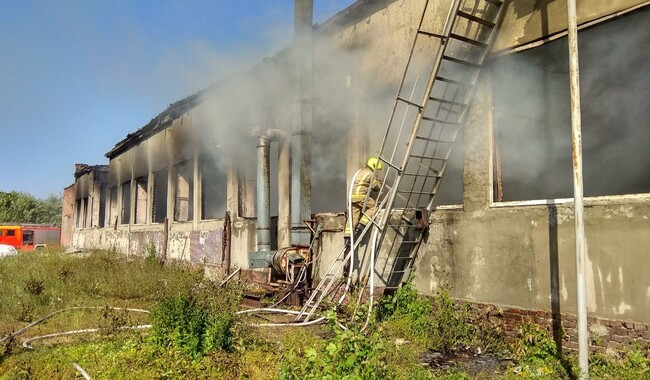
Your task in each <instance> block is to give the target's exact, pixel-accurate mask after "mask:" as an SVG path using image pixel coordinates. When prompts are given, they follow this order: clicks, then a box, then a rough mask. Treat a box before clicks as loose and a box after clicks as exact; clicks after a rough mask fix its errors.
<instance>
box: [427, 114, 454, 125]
mask: <svg viewBox="0 0 650 380" xmlns="http://www.w3.org/2000/svg"><path fill="white" fill-rule="evenodd" d="M422 120H427V121H433V122H434V123H440V124H453V125H460V123H459V122H456V121H445V120H440V119H434V118H432V117H426V116H422Z"/></svg>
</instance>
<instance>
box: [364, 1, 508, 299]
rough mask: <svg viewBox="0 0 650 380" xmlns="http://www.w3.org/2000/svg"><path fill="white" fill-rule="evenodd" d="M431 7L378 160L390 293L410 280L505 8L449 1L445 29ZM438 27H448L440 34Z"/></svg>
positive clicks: (378, 223) (499, 3)
mask: <svg viewBox="0 0 650 380" xmlns="http://www.w3.org/2000/svg"><path fill="white" fill-rule="evenodd" d="M433 3H437V2H430V1H427V2H426V4H425V8H424V11H423V14H422V18H421V21H420V26H419V27H418V30H417V33H416V37H415V41H414V43H413V46H412V49H411V53H410V56H409V60H408V64H407V68H406V71H405V73H404V76H403V78H402V83H401V84H400V87H399V90H398V93H397V96H396V98H395V102H394V105H393V110H392V113H391V116H390V119H389V123H388V127H387V129H386V133H385V135H384V139H383V141H382V145H381V148H380V153H379V159H380V160H381V161H382V162H383V163H384V167H386V168H387V169H386V174H385V177H384V183H383V186H382V188H381V190H380V191H379V196H378V199H382V202H381V203H380V208H381V209H382V212H381V213H378V214H377V215H376V216H375V219H374V220H373V224H374V225H375V227H377V228H378V229H379V231H380V235H379V239H378V243H377V244H378V247H377V252H379V248H380V247H381V246H382V245H383V246H384V247H383V249H384V251H386V250H387V251H388V252H389V256H388V259H387V260H386V261H385V263H384V269H383V270H382V271H383V274H384V275H386V276H388V278H387V280H386V284H385V285H386V286H385V288H386V289H389V290H390V289H394V288H397V287H399V286H400V284H402V283H403V282H404V281H406V280H407V279H408V277H409V274H410V271H411V268H412V265H413V262H414V260H415V257H416V254H417V250H418V247H419V245H420V242H421V241H422V237H423V233H424V232H425V231H426V230H427V228H426V227H427V225H428V214H429V212H430V211H431V210H432V208H433V202H434V199H435V196H436V193H437V192H438V189H439V187H440V184H441V180H442V178H443V176H444V173H445V169H446V166H447V162H448V160H449V156H450V154H451V148H452V146H453V144H454V142H455V141H456V137H457V136H458V132H459V130H460V128H461V127H462V126H463V124H464V122H465V118H466V115H467V111H468V108H469V105H470V102H471V99H472V95H473V93H474V88H475V85H476V82H477V78H478V76H479V73H480V69H481V66H482V65H483V62H484V60H485V58H486V57H487V55H488V53H489V51H490V48H491V46H492V44H493V43H494V40H495V38H496V35H497V30H498V26H499V25H500V22H501V20H502V18H503V15H504V13H505V8H506V7H505V6H504V1H502V0H452V1H451V5H450V8H449V12H448V15H447V18H446V20H445V21H444V23H441V22H440V21H439V20H437V19H436V17H435V16H436V9H435V8H436V7H437V6H439V5H438V4H433ZM438 14H439V13H438ZM435 25H443V26H442V28H441V32H438V33H437V30H436V27H435ZM439 30H440V29H439ZM431 56H433V57H434V59H431ZM363 209H364V211H365V209H366V207H365V205H364V208H363ZM387 242H388V243H389V244H390V246H389V247H386V244H387ZM387 268H390V269H387ZM380 273H381V272H380Z"/></svg>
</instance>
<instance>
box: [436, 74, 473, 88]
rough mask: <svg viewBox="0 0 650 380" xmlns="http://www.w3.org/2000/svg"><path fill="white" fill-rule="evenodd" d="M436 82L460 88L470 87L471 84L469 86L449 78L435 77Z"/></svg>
mask: <svg viewBox="0 0 650 380" xmlns="http://www.w3.org/2000/svg"><path fill="white" fill-rule="evenodd" d="M436 80H439V81H441V82H447V83H451V84H455V85H457V86H461V87H470V86H471V84H469V83H467V82H461V81H459V80H454V79H449V78H445V77H441V76H437V77H436Z"/></svg>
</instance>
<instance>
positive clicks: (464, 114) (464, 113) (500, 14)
mask: <svg viewBox="0 0 650 380" xmlns="http://www.w3.org/2000/svg"><path fill="white" fill-rule="evenodd" d="M498 7H499V8H498V9H497V15H496V18H495V20H494V23H495V26H494V27H493V28H492V29H491V30H490V35H489V37H488V40H487V42H486V43H487V44H488V48H486V49H484V51H483V52H482V53H481V56H480V58H479V63H480V64H481V66H482V65H483V63H484V61H485V59H486V57H487V56H488V54H490V53H491V50H492V47H493V45H494V42H495V41H496V36H497V35H498V30H499V26H500V25H501V23H502V22H503V18H504V17H505V13H506V8H507V3H503V4H501V5H499V6H498ZM481 72H482V70H476V72H475V73H474V74H473V76H472V80H471V81H470V83H471V85H470V86H469V91H468V93H467V94H466V98H465V101H464V103H465V104H467V105H468V106H467V107H465V108H464V109H463V111H462V112H461V114H460V116H459V118H458V126H459V127H458V129H456V131H455V133H454V140H455V138H456V135H458V132H459V131H460V128H461V127H463V126H464V124H465V118H466V117H467V113H468V111H469V104H470V102H471V101H472V98H473V96H474V93H475V92H476V91H475V90H476V82H477V81H478V77H479V76H480V74H481ZM450 154H451V149H450V151H449V152H448V155H450ZM446 167H447V163H446V162H445V163H444V165H443V167H442V170H441V172H440V179H439V180H438V181H436V184H435V186H434V191H433V192H432V195H433V196H432V197H431V198H430V200H429V204H428V205H427V211H431V210H432V209H433V202H434V198H435V194H437V193H438V190H439V188H440V185H441V183H442V178H443V174H444V172H445V169H446Z"/></svg>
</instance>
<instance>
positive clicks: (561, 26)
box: [494, 0, 647, 51]
mask: <svg viewBox="0 0 650 380" xmlns="http://www.w3.org/2000/svg"><path fill="white" fill-rule="evenodd" d="M643 3H647V0H614V1H613V0H589V1H577V4H576V6H577V17H578V20H577V21H578V25H580V24H583V23H586V22H590V21H593V20H596V19H598V18H601V17H604V16H607V15H610V14H613V13H616V12H620V11H624V10H626V9H628V8H631V7H634V6H637V5H640V4H643ZM566 25H567V11H566V0H512V1H511V2H510V5H509V6H508V8H507V10H506V14H505V17H504V20H503V25H502V26H501V30H500V31H499V36H498V38H497V41H496V44H495V46H494V49H495V50H497V51H498V50H505V49H508V48H512V47H515V46H519V45H523V44H526V43H529V42H532V41H535V40H539V39H541V38H542V37H546V36H549V35H553V34H556V33H559V32H562V31H564V30H566Z"/></svg>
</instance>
